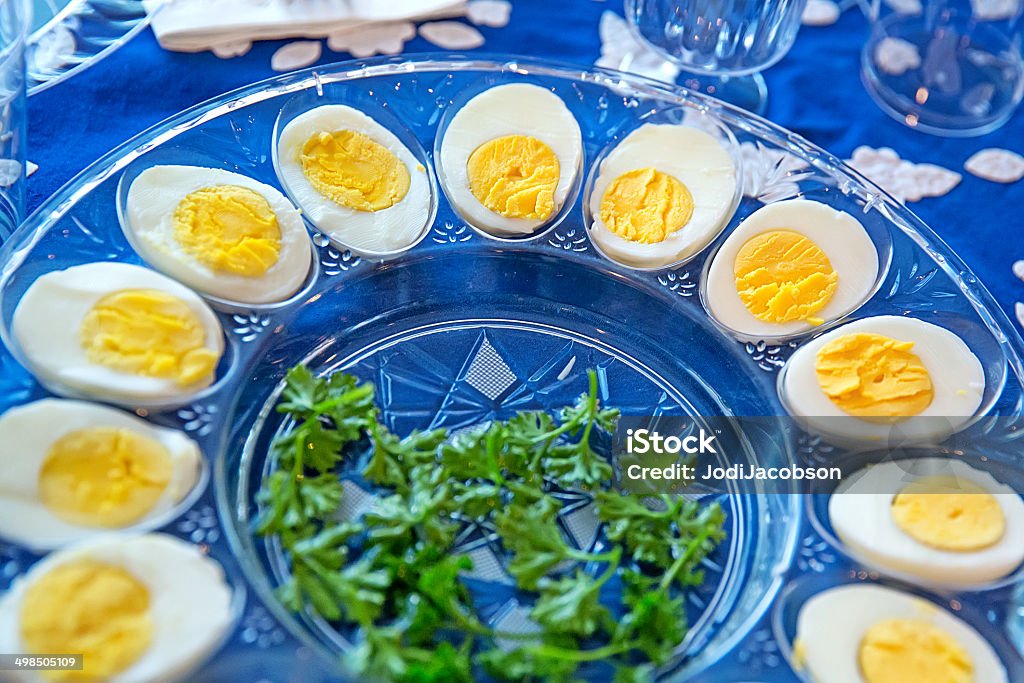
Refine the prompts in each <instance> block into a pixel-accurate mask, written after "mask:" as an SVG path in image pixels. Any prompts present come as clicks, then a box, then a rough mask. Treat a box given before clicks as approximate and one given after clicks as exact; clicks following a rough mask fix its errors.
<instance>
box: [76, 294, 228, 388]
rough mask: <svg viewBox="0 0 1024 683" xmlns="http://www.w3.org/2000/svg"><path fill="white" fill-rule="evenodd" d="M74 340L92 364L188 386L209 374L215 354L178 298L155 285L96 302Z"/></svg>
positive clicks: (198, 325)
mask: <svg viewBox="0 0 1024 683" xmlns="http://www.w3.org/2000/svg"><path fill="white" fill-rule="evenodd" d="M79 339H80V340H81V344H82V348H84V349H85V352H86V357H87V358H88V359H89V360H90V361H91V362H93V363H96V364H98V365H103V366H105V367H108V368H111V369H113V370H117V371H119V372H127V373H131V374H135V375H144V376H147V377H160V378H166V379H173V380H174V381H175V383H177V384H178V385H179V386H187V385H189V384H193V383H195V382H198V381H200V380H202V379H205V378H207V377H209V376H210V374H211V373H213V370H214V368H215V367H216V366H217V354H215V353H214V352H213V351H211V350H210V349H207V348H206V346H205V343H206V330H205V329H204V328H203V323H202V321H201V320H200V319H199V317H198V316H197V315H196V314H195V313H194V312H193V311H192V309H191V308H189V306H188V304H186V303H185V302H184V301H182V300H181V299H179V298H177V297H175V296H172V295H170V294H167V293H166V292H162V291H159V290H155V289H126V290H122V291H119V292H114V293H112V294H108V295H107V296H104V297H103V298H102V299H100V300H99V301H98V302H96V305H94V306H93V307H92V308H91V309H90V310H89V312H88V313H87V314H86V315H85V318H84V319H83V320H82V325H81V327H80V328H79Z"/></svg>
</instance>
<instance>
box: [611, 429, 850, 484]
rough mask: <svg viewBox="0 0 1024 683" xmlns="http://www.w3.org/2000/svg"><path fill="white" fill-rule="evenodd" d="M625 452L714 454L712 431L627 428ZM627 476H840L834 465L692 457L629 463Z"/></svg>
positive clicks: (640, 478)
mask: <svg viewBox="0 0 1024 683" xmlns="http://www.w3.org/2000/svg"><path fill="white" fill-rule="evenodd" d="M626 452H627V453H628V454H630V455H634V456H635V455H645V454H656V455H666V454H677V455H679V454H682V455H688V456H696V455H718V454H719V452H718V450H717V446H716V441H715V435H714V434H708V433H707V432H705V431H704V430H703V429H701V430H699V432H697V433H694V434H689V435H687V436H684V437H679V436H674V435H673V436H662V435H660V434H658V433H657V432H655V431H651V430H647V429H635V430H634V429H630V430H628V431H627V432H626ZM624 474H625V475H626V478H627V479H630V480H633V481H651V480H655V481H665V480H668V481H672V480H674V481H679V482H682V483H689V482H696V481H701V482H713V481H724V480H733V481H739V480H762V481H778V480H835V481H838V480H840V479H842V478H843V474H842V470H841V469H840V468H838V467H802V466H800V465H797V464H795V463H789V464H788V465H782V466H778V467H762V466H760V465H753V464H750V463H734V464H731V465H722V464H710V463H707V464H703V465H698V464H695V462H694V461H693V459H687V460H686V461H684V462H674V463H671V464H669V465H664V466H656V467H651V466H647V465H643V464H640V463H636V462H634V463H632V464H630V465H628V466H627V467H626V468H625V472H624Z"/></svg>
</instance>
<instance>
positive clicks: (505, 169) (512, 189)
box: [466, 135, 559, 220]
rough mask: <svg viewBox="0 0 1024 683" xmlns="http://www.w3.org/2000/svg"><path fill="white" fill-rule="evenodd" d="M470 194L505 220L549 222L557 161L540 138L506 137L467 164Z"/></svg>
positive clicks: (478, 150) (475, 153)
mask: <svg viewBox="0 0 1024 683" xmlns="http://www.w3.org/2000/svg"><path fill="white" fill-rule="evenodd" d="M466 174H467V176H468V178H469V190H470V192H472V193H473V196H474V197H476V198H477V200H479V202H480V203H481V204H483V205H484V206H486V207H487V208H488V209H490V210H491V211H493V212H494V213H497V214H500V215H502V216H505V217H506V218H526V219H530V220H546V219H547V218H548V217H549V216H551V214H552V213H553V212H554V210H555V188H557V187H558V178H559V164H558V157H557V156H555V153H554V152H553V151H551V148H550V147H548V146H547V145H545V144H544V143H543V142H541V141H540V140H538V139H537V138H531V137H529V136H526V135H507V136H505V137H502V138H495V139H493V140H490V141H488V142H485V143H484V144H482V145H480V146H479V147H477V148H476V149H475V150H473V153H472V154H470V155H469V159H468V160H467V161H466Z"/></svg>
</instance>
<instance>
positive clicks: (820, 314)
mask: <svg viewBox="0 0 1024 683" xmlns="http://www.w3.org/2000/svg"><path fill="white" fill-rule="evenodd" d="M877 277H878V252H877V250H876V249H875V245H874V243H873V242H872V241H871V238H870V237H869V236H868V234H867V232H866V231H865V230H864V227H863V226H862V225H861V224H860V222H859V221H858V220H857V219H856V218H854V217H853V216H851V215H850V214H848V213H845V212H843V211H837V210H836V209H833V208H832V207H830V206H827V205H825V204H821V203H819V202H815V201H810V200H806V199H792V200H789V201H783V202H777V203H775V204H769V205H767V206H764V207H762V208H760V209H758V210H757V211H755V212H754V213H753V214H751V215H750V216H749V217H748V218H746V219H745V220H744V221H743V222H742V223H740V224H739V226H738V227H737V228H736V229H735V230H734V231H733V232H732V234H730V235H729V237H728V238H727V239H726V240H725V242H724V243H723V244H722V247H721V248H720V249H719V250H718V252H717V253H716V254H715V257H714V259H713V260H712V262H711V266H710V268H709V270H708V275H707V281H706V284H705V290H704V300H705V304H706V305H707V307H708V310H709V311H710V312H711V314H712V315H713V316H714V317H715V318H716V319H717V320H718V321H719V322H720V323H722V324H723V325H725V326H726V327H728V328H730V329H731V330H733V331H735V332H738V333H740V334H741V335H749V336H751V337H755V338H764V337H771V336H777V335H787V334H795V333H799V332H803V331H806V330H809V329H812V328H814V327H816V326H818V325H821V324H822V323H825V322H828V321H830V320H833V319H835V318H838V317H840V316H841V315H843V314H845V313H848V312H849V311H851V310H853V309H854V308H856V307H857V306H859V305H860V304H861V303H863V302H864V300H865V299H867V297H868V296H869V295H870V294H871V291H872V289H873V288H874V285H875V281H876V279H877Z"/></svg>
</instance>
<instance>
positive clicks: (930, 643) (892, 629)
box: [857, 619, 974, 683]
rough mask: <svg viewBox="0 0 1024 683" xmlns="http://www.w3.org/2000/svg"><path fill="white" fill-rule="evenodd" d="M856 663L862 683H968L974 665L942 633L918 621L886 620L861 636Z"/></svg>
mask: <svg viewBox="0 0 1024 683" xmlns="http://www.w3.org/2000/svg"><path fill="white" fill-rule="evenodd" d="M857 659H858V662H859V664H860V671H861V674H862V675H863V676H864V681H865V683H906V682H907V681H928V683H971V682H972V681H973V680H974V664H973V663H972V662H971V658H970V655H968V654H967V651H966V650H965V649H964V648H963V647H962V646H961V645H960V643H958V642H957V641H956V640H954V639H953V637H952V636H950V635H949V634H948V633H946V632H945V631H943V630H941V629H939V628H936V627H935V626H933V625H932V624H931V623H930V622H927V621H923V620H920V619H886V620H885V621H880V622H878V623H877V624H875V625H874V626H872V627H871V628H870V629H868V631H867V633H865V634H864V637H863V638H862V639H861V641H860V651H859V652H858V657H857Z"/></svg>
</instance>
